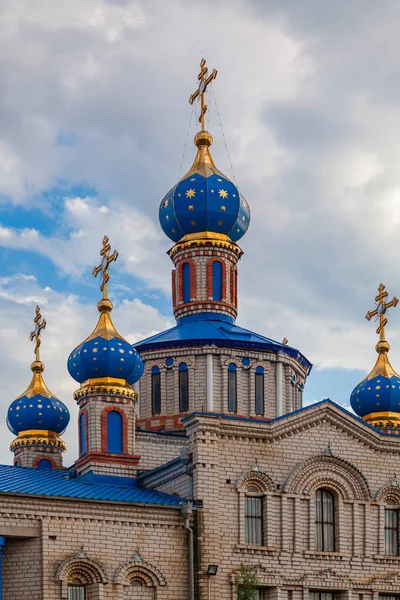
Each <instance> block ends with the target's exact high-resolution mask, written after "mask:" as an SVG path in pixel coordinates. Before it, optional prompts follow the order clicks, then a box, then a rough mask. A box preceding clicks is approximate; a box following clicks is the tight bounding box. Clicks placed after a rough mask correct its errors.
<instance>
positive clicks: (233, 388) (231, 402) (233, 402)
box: [214, 263, 237, 412]
mask: <svg viewBox="0 0 400 600" xmlns="http://www.w3.org/2000/svg"><path fill="white" fill-rule="evenodd" d="M214 264H215V263H214ZM228 410H229V412H236V411H237V380H236V365H235V363H231V364H230V365H229V367H228Z"/></svg>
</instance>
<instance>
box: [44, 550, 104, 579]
mask: <svg viewBox="0 0 400 600" xmlns="http://www.w3.org/2000/svg"><path fill="white" fill-rule="evenodd" d="M74 579H79V580H80V581H82V583H85V584H91V583H108V577H107V574H106V572H105V570H104V568H103V567H102V565H101V564H100V563H99V562H97V561H96V560H93V559H91V558H88V557H87V556H86V554H85V553H84V552H83V550H81V551H80V552H78V553H77V554H75V555H74V556H71V557H70V558H67V559H66V560H64V561H63V562H62V563H61V564H60V565H59V567H58V569H57V572H56V581H63V582H66V583H72V581H73V580H74Z"/></svg>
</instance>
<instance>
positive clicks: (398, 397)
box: [350, 283, 400, 433]
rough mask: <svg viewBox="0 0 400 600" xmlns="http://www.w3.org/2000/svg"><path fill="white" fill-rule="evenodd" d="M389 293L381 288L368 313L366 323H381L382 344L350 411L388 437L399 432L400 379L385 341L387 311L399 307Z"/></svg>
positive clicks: (377, 346) (352, 397) (351, 401)
mask: <svg viewBox="0 0 400 600" xmlns="http://www.w3.org/2000/svg"><path fill="white" fill-rule="evenodd" d="M388 295H389V294H388V292H387V290H386V289H385V286H384V285H383V283H381V284H380V285H379V288H378V295H377V296H376V297H375V304H376V306H375V309H374V310H373V311H368V312H367V314H366V317H365V318H366V319H367V320H368V321H370V320H371V319H372V318H373V317H375V318H376V319H377V320H378V321H379V325H378V328H377V330H376V333H377V334H378V335H379V341H378V343H377V344H376V347H375V349H376V351H377V353H378V358H377V359H376V363H375V366H374V368H373V369H372V371H371V373H369V375H367V376H366V377H365V379H363V380H362V381H361V382H360V383H359V384H358V385H356V387H355V388H354V390H353V392H352V393H351V396H350V403H351V407H352V409H353V410H354V412H355V413H356V414H357V415H359V416H360V417H361V418H362V419H364V420H365V421H367V422H368V423H370V425H374V426H375V427H378V428H379V429H383V430H384V431H386V432H389V433H399V432H400V375H399V374H398V373H396V371H395V370H394V369H393V367H392V365H391V364H390V361H389V356H388V353H389V350H390V345H389V343H388V342H387V341H386V334H385V327H386V325H387V322H388V319H387V317H388V309H389V308H392V307H395V306H397V304H398V299H397V298H396V297H394V298H393V299H392V300H391V301H390V302H386V299H387V297H388Z"/></svg>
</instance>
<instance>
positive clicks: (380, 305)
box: [365, 283, 398, 340]
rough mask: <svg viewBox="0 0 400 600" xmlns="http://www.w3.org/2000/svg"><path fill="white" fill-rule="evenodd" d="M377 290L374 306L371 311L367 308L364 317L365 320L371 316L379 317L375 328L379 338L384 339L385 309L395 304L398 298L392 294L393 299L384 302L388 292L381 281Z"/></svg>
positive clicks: (368, 319)
mask: <svg viewBox="0 0 400 600" xmlns="http://www.w3.org/2000/svg"><path fill="white" fill-rule="evenodd" d="M378 292H379V294H378V295H377V296H375V303H376V308H375V310H372V311H370V310H369V311H368V312H367V314H366V315H365V318H366V319H367V321H370V320H371V319H372V317H377V318H379V326H378V329H377V330H376V333H377V334H379V336H380V339H381V340H384V339H385V326H386V324H387V322H388V320H387V317H386V311H387V309H388V308H391V307H392V306H397V303H398V299H397V298H396V296H393V300H391V301H390V302H386V298H387V297H388V295H389V293H388V292H387V291H386V290H385V286H384V285H383V283H381V284H380V285H379V287H378Z"/></svg>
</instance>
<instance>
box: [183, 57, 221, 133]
mask: <svg viewBox="0 0 400 600" xmlns="http://www.w3.org/2000/svg"><path fill="white" fill-rule="evenodd" d="M217 73H218V71H217V70H216V69H214V70H213V72H212V73H211V75H208V77H207V74H208V67H206V59H205V58H202V59H201V62H200V73H199V74H198V76H197V79H198V80H199V87H198V88H197V90H196V91H195V92H194V94H192V95H191V96H190V98H189V104H193V102H194V101H195V100H196V99H197V98H200V116H199V123H200V124H201V129H202V131H205V130H206V128H205V114H206V112H207V104H206V101H205V94H206V91H207V88H208V86H209V85H210V83H211V82H212V80H213V79H215V78H216V76H217Z"/></svg>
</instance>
